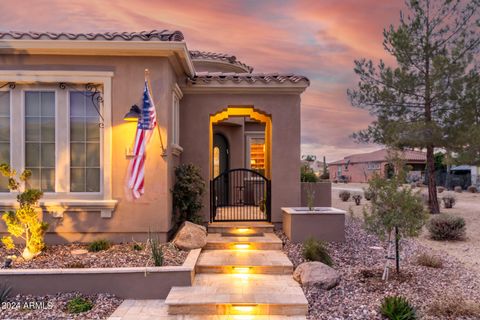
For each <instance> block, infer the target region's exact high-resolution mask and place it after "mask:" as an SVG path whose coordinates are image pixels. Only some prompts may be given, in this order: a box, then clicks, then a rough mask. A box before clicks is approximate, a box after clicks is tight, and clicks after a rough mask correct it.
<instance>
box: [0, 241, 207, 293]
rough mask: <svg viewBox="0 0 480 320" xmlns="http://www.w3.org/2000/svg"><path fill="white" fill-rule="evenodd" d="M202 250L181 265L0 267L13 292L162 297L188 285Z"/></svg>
mask: <svg viewBox="0 0 480 320" xmlns="http://www.w3.org/2000/svg"><path fill="white" fill-rule="evenodd" d="M200 251H201V249H196V250H192V251H190V253H189V255H188V256H187V259H186V260H185V262H184V264H183V265H182V266H175V267H148V268H143V267H138V268H91V269H10V270H0V282H2V283H7V284H8V286H10V287H12V292H11V294H12V295H15V294H32V295H45V294H56V293H58V292H72V291H79V292H81V293H84V294H94V293H111V294H115V295H116V296H118V297H120V298H123V299H165V298H166V297H167V295H168V293H169V292H170V289H171V288H172V287H173V286H191V285H192V283H193V279H194V276H195V264H196V263H197V259H198V256H199V255H200Z"/></svg>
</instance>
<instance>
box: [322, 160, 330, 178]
mask: <svg viewBox="0 0 480 320" xmlns="http://www.w3.org/2000/svg"><path fill="white" fill-rule="evenodd" d="M320 179H322V180H329V179H330V172H328V168H327V161H326V160H325V156H324V157H323V172H322V174H321V175H320Z"/></svg>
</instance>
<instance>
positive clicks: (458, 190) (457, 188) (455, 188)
mask: <svg viewBox="0 0 480 320" xmlns="http://www.w3.org/2000/svg"><path fill="white" fill-rule="evenodd" d="M453 191H455V192H456V193H462V192H463V190H462V187H460V186H455V187H454V188H453Z"/></svg>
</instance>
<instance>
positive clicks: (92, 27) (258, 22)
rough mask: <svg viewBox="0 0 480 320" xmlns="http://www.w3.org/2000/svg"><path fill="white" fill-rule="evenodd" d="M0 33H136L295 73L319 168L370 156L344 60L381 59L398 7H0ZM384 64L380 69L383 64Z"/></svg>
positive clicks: (372, 1)
mask: <svg viewBox="0 0 480 320" xmlns="http://www.w3.org/2000/svg"><path fill="white" fill-rule="evenodd" d="M0 3H1V9H0V30H2V31H10V30H15V31H53V32H60V31H67V32H99V31H141V30H153V29H175V30H180V31H182V32H183V34H184V35H185V38H186V41H187V45H188V47H189V49H190V50H192V49H195V50H205V51H213V52H222V53H230V54H234V55H235V56H236V57H237V59H239V60H240V61H242V62H244V63H246V64H248V65H251V66H253V67H254V72H284V73H298V74H301V75H305V76H308V77H309V78H310V80H311V86H310V88H308V89H307V91H306V92H305V93H304V94H303V96H302V153H303V154H315V155H317V156H318V157H319V158H321V157H322V156H326V157H327V161H329V162H330V161H333V160H337V159H339V158H343V157H344V156H345V155H348V154H351V153H359V152H365V151H371V150H375V149H378V146H371V145H370V146H368V145H358V144H356V143H354V142H353V141H352V140H351V139H350V138H349V135H350V134H351V133H352V132H354V131H356V130H358V129H362V128H365V127H366V126H367V125H368V123H369V122H370V121H371V118H370V116H369V115H368V113H367V112H365V111H363V110H358V109H356V108H353V107H352V106H351V105H350V103H349V101H348V98H347V95H346V90H347V88H351V87H353V86H354V85H355V83H356V82H357V78H356V76H355V75H354V73H353V60H354V59H355V58H360V57H366V58H372V59H375V60H378V59H379V58H382V57H384V56H383V54H384V52H383V48H382V39H383V37H382V31H383V28H384V27H386V26H388V25H389V24H391V23H396V22H397V21H398V17H399V12H400V10H401V9H403V6H404V3H403V0H384V1H379V0H361V1H359V0H298V1H296V0H277V1H273V0H272V1H259V0H247V1H245V0H242V1H226V0H209V1H198V0H193V1H186V0H174V1H173V0H170V1H160V0H150V1H149V0H135V1H132V0H130V1H128V0H119V1H113V0H112V1H109V0H98V1H87V0H82V1H77V0H68V1H65V0H56V1H55V0H53V1H52V0H35V1H27V0H21V1H6V0H0ZM387 61H389V59H387Z"/></svg>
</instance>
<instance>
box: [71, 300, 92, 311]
mask: <svg viewBox="0 0 480 320" xmlns="http://www.w3.org/2000/svg"><path fill="white" fill-rule="evenodd" d="M92 308H93V303H92V302H91V301H90V300H89V299H86V298H82V297H79V296H77V297H75V298H73V299H72V300H70V301H68V302H67V311H68V313H82V312H87V311H90V310H92Z"/></svg>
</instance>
